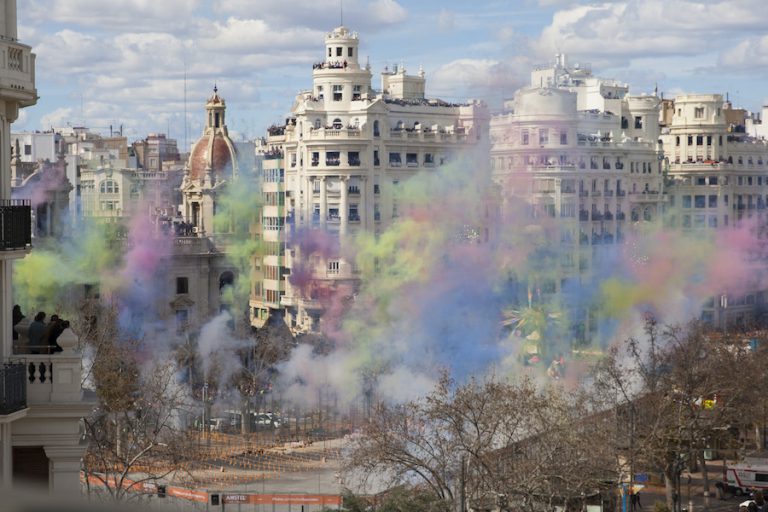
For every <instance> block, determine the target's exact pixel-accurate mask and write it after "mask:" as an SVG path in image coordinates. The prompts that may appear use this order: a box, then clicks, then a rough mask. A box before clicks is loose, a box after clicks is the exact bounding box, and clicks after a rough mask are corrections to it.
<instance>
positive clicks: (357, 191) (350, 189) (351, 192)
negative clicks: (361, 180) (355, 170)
mask: <svg viewBox="0 0 768 512" xmlns="http://www.w3.org/2000/svg"><path fill="white" fill-rule="evenodd" d="M347 193H348V194H349V195H356V196H359V195H360V187H358V186H356V185H350V186H349V187H347Z"/></svg>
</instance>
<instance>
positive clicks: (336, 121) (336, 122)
mask: <svg viewBox="0 0 768 512" xmlns="http://www.w3.org/2000/svg"><path fill="white" fill-rule="evenodd" d="M343 127H344V124H343V123H342V122H341V119H339V118H338V117H337V118H336V119H334V120H333V129H334V130H341V129H342V128H343Z"/></svg>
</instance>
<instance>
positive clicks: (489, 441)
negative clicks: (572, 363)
mask: <svg viewBox="0 0 768 512" xmlns="http://www.w3.org/2000/svg"><path fill="white" fill-rule="evenodd" d="M585 406H586V401H585V400H584V397H583V396H581V395H579V394H571V393H567V392H565V391H564V390H562V389H561V388H557V387H545V388H542V389H538V388H537V387H536V386H535V384H534V383H533V382H531V381H530V380H525V379H523V380H519V381H513V382H503V381H500V380H496V379H489V380H486V381H483V382H479V381H476V380H471V381H470V382H468V383H467V384H464V385H460V386H456V385H454V384H453V383H452V382H451V381H450V379H448V378H447V377H443V379H441V381H440V382H439V384H438V385H437V387H436V389H435V390H434V391H433V392H432V393H431V394H429V395H428V396H427V397H425V398H423V399H420V400H415V401H411V402H408V403H405V404H402V405H387V404H379V405H378V406H377V410H376V412H375V414H373V415H372V417H371V420H370V422H369V423H368V425H366V427H365V428H364V432H363V435H362V436H361V437H360V438H359V440H358V441H357V442H356V443H355V445H354V447H353V449H352V451H351V453H350V454H349V456H348V457H347V459H346V464H345V465H346V470H347V471H357V472H360V474H362V475H363V476H364V479H367V478H368V477H376V478H385V479H386V481H387V483H388V484H389V485H390V486H394V485H400V484H410V485H417V486H422V487H423V488H424V489H428V490H429V491H430V492H431V493H432V494H433V495H434V496H435V497H436V498H437V499H439V500H441V501H442V502H443V503H444V504H445V507H446V508H448V507H450V506H451V504H454V503H457V502H459V501H461V496H462V495H465V496H466V498H467V499H468V500H470V501H475V502H484V501H487V500H488V499H495V498H496V497H497V496H500V495H501V496H507V499H508V500H509V501H510V502H515V505H516V507H517V508H520V509H524V510H537V509H540V508H542V507H544V506H551V505H552V504H566V503H569V502H572V501H573V500H578V499H580V498H581V497H583V496H585V495H590V494H592V493H594V492H595V491H596V490H599V488H600V486H601V482H602V481H603V480H604V479H605V476H606V472H605V470H604V469H603V467H604V460H601V457H600V453H601V452H602V450H600V448H599V444H598V443H599V436H596V435H595V434H596V430H595V428H594V426H595V422H594V421H588V420H589V418H590V414H589V411H588V409H587V408H586V407H585Z"/></svg>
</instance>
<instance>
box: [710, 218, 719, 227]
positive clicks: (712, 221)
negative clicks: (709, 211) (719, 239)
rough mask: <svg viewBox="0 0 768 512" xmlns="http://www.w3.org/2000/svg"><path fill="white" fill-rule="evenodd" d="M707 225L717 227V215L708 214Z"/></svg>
mask: <svg viewBox="0 0 768 512" xmlns="http://www.w3.org/2000/svg"><path fill="white" fill-rule="evenodd" d="M709 227H711V228H716V227H717V215H710V216H709Z"/></svg>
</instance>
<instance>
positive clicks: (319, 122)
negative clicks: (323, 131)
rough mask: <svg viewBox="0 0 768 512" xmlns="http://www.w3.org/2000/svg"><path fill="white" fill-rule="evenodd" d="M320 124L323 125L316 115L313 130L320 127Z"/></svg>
mask: <svg viewBox="0 0 768 512" xmlns="http://www.w3.org/2000/svg"><path fill="white" fill-rule="evenodd" d="M322 126H323V123H322V121H320V118H319V117H318V118H317V119H315V130H318V129H320V127H322Z"/></svg>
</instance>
